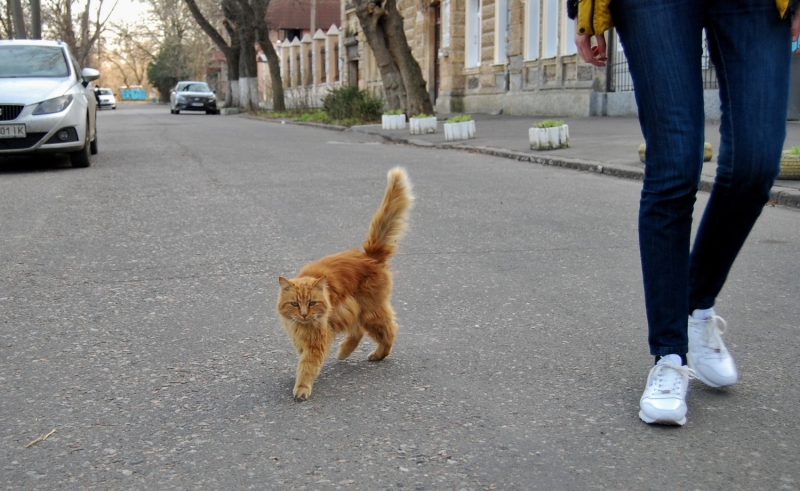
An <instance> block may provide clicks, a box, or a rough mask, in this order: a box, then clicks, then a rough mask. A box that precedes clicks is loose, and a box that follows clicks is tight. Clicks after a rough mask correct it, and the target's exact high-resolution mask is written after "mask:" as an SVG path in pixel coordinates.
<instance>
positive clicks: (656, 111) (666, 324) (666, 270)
mask: <svg viewBox="0 0 800 491" xmlns="http://www.w3.org/2000/svg"><path fill="white" fill-rule="evenodd" d="M611 8H612V12H611V14H612V17H613V18H614V22H615V25H616V27H617V31H618V33H619V37H620V40H621V42H622V46H623V48H624V50H625V55H626V58H627V59H628V66H629V69H630V73H631V78H632V79H633V84H634V89H635V94H636V102H637V105H638V109H639V121H640V124H641V127H642V133H643V134H644V137H645V143H646V144H647V150H646V162H645V176H644V184H643V187H642V196H641V201H640V209H639V248H640V254H641V261H642V274H643V278H644V292H645V306H646V310H647V322H648V327H649V337H648V340H649V344H650V352H651V354H653V355H668V354H677V355H684V354H686V352H687V351H688V341H687V334H686V332H687V323H686V316H687V313H688V312H689V292H688V284H689V245H690V236H691V225H692V211H693V208H694V202H695V195H696V193H697V187H698V183H699V180H700V171H701V169H702V163H703V141H704V134H703V132H704V129H705V115H704V110H703V82H702V74H701V65H700V61H701V56H702V32H703V9H704V5H703V2H702V1H698V0H615V1H614V2H611Z"/></svg>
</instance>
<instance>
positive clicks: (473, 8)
mask: <svg viewBox="0 0 800 491" xmlns="http://www.w3.org/2000/svg"><path fill="white" fill-rule="evenodd" d="M481 4H482V2H481V0H467V22H466V24H467V25H466V29H465V36H466V39H465V44H466V46H465V47H466V56H465V57H464V66H465V67H466V68H475V67H479V66H480V65H481V7H482V5H481Z"/></svg>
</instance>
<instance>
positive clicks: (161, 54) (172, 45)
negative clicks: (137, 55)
mask: <svg viewBox="0 0 800 491" xmlns="http://www.w3.org/2000/svg"><path fill="white" fill-rule="evenodd" d="M147 78H148V79H149V80H150V83H151V84H153V87H155V88H156V90H158V92H159V95H160V97H159V100H161V102H167V101H169V91H170V89H171V88H172V87H174V86H175V84H177V83H178V82H179V81H180V80H189V79H191V78H194V77H192V76H191V75H190V72H189V69H188V67H187V64H186V56H185V53H184V48H183V46H182V45H181V44H180V43H177V42H174V40H173V42H166V43H164V44H162V45H161V48H160V49H159V50H158V53H156V55H155V56H154V57H153V59H152V60H151V61H150V63H149V64H148V65H147Z"/></svg>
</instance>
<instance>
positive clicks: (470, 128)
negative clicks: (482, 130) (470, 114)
mask: <svg viewBox="0 0 800 491" xmlns="http://www.w3.org/2000/svg"><path fill="white" fill-rule="evenodd" d="M470 138H475V121H463V122H461V123H445V124H444V139H445V141H449V142H451V141H456V140H469V139H470Z"/></svg>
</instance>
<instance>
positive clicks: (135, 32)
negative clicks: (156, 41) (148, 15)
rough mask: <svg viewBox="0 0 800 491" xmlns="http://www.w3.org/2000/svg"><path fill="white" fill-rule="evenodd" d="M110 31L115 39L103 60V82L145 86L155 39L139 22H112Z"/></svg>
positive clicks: (106, 83) (112, 40) (126, 85)
mask: <svg viewBox="0 0 800 491" xmlns="http://www.w3.org/2000/svg"><path fill="white" fill-rule="evenodd" d="M109 32H110V33H111V40H110V42H108V43H107V49H105V50H104V52H103V53H102V59H101V60H100V73H101V74H102V80H103V85H105V86H108V87H119V86H124V87H130V86H131V85H138V86H144V85H145V84H146V83H147V80H148V78H147V66H148V64H149V63H150V60H152V59H153V52H154V51H155V49H154V46H153V42H152V40H151V39H150V38H149V37H148V36H146V35H143V34H142V32H145V29H144V28H143V26H141V25H138V24H125V23H123V24H116V25H112V26H111V27H110V28H109ZM111 80H113V81H114V82H115V83H111Z"/></svg>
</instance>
